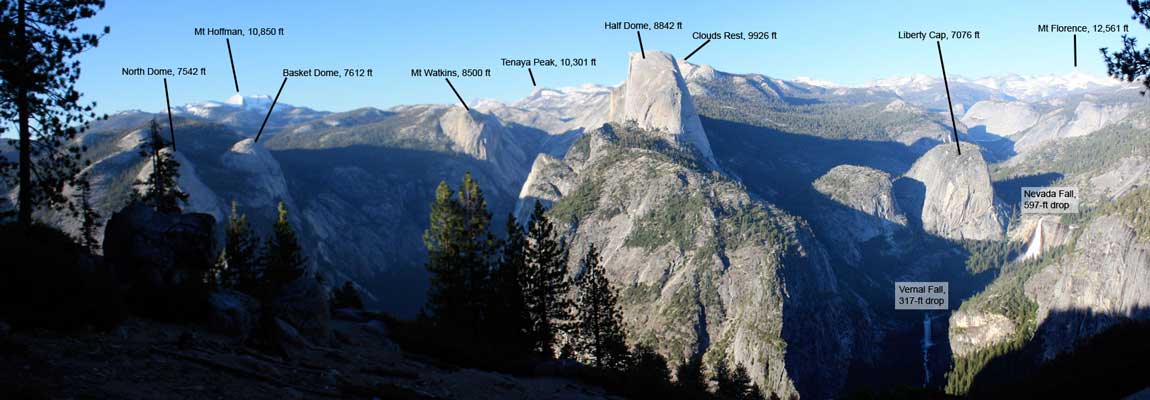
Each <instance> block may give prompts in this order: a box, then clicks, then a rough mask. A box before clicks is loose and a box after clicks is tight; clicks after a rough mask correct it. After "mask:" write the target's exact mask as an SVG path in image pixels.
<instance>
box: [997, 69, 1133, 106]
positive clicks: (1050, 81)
mask: <svg viewBox="0 0 1150 400" xmlns="http://www.w3.org/2000/svg"><path fill="white" fill-rule="evenodd" d="M975 82H976V83H978V84H980V85H983V86H986V87H989V88H993V89H997V90H1001V91H1002V92H1003V93H1005V94H1007V95H1009V96H1012V97H1015V98H1020V99H1038V98H1043V97H1050V96H1057V95H1066V94H1070V93H1075V92H1082V91H1087V90H1094V89H1104V88H1116V87H1119V86H1122V82H1121V81H1119V80H1116V79H1112V78H1110V77H1106V76H1099V75H1092V74H1088V73H1085V72H1082V70H1079V69H1077V68H1075V69H1074V71H1073V72H1070V73H1068V74H1063V75H1029V76H1020V75H1014V74H1011V75H1004V76H995V77H987V78H982V79H979V80H977V81H975Z"/></svg>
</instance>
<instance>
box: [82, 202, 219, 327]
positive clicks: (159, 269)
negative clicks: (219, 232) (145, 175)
mask: <svg viewBox="0 0 1150 400" xmlns="http://www.w3.org/2000/svg"><path fill="white" fill-rule="evenodd" d="M215 225H216V220H215V219H214V218H213V217H212V216H211V215H208V214H198V213H160V212H156V211H155V210H153V209H151V208H149V207H147V206H144V205H142V204H138V203H137V204H131V205H129V206H128V207H126V208H124V209H123V210H120V211H119V212H116V213H115V214H112V218H111V219H109V220H108V225H107V228H106V229H105V231H104V255H105V259H106V260H107V262H108V264H109V265H110V266H111V270H112V271H113V272H114V273H115V275H116V278H117V279H118V280H119V282H120V284H121V285H122V286H123V287H124V288H125V289H126V295H127V300H128V303H129V306H130V307H132V308H134V309H135V310H136V312H139V313H141V314H144V315H147V316H150V317H155V318H164V319H178V320H196V319H200V318H202V317H204V313H205V312H206V311H207V301H206V300H207V287H206V285H204V282H203V277H204V274H205V272H207V271H208V270H209V269H210V268H211V266H212V264H213V263H214V261H215V236H214V233H215Z"/></svg>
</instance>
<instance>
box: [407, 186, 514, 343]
mask: <svg viewBox="0 0 1150 400" xmlns="http://www.w3.org/2000/svg"><path fill="white" fill-rule="evenodd" d="M490 224H491V213H489V212H488V211H487V201H486V200H485V199H484V197H483V191H482V190H480V189H479V184H478V183H477V182H476V181H475V180H474V179H472V178H471V173H467V174H465V175H464V176H463V183H462V184H461V185H460V188H459V192H458V193H455V192H454V191H452V190H451V187H450V186H448V185H447V183H446V182H441V183H440V184H439V187H438V188H437V189H436V191H435V203H434V204H433V205H432V207H431V216H430V226H429V227H428V229H427V231H426V232H424V234H423V242H424V245H425V246H426V247H427V252H428V263H427V270H428V272H430V273H431V293H430V294H429V296H428V302H427V307H426V309H425V310H424V311H425V312H426V313H429V314H430V315H431V316H432V317H433V318H434V319H435V320H436V321H439V322H440V323H443V324H446V325H447V326H444V328H445V329H455V328H458V329H468V330H470V334H471V335H472V338H473V339H474V338H478V336H479V331H480V329H481V325H482V323H483V312H484V309H485V306H484V304H483V301H482V299H486V298H487V297H486V295H487V284H488V278H489V275H490V271H491V265H492V261H493V260H494V258H495V254H496V250H497V248H498V246H497V244H498V243H497V241H496V240H495V237H494V236H493V235H492V234H491V233H490V231H489V225H490ZM477 299H478V300H480V301H476V300H477Z"/></svg>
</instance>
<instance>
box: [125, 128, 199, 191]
mask: <svg viewBox="0 0 1150 400" xmlns="http://www.w3.org/2000/svg"><path fill="white" fill-rule="evenodd" d="M166 147H167V143H165V142H164V137H163V136H161V135H160V124H159V123H157V122H156V119H155V118H153V119H152V122H151V124H150V125H149V126H148V141H147V144H146V145H145V146H144V147H143V148H141V149H140V156H141V157H144V158H145V159H148V160H149V161H151V163H152V172H151V173H150V174H148V179H147V181H136V183H135V184H136V186H142V187H143V189H144V190H143V192H142V193H140V192H138V191H137V193H136V196H134V199H135V200H138V201H141V202H143V203H144V204H146V205H148V206H150V207H152V208H154V209H155V210H156V211H159V212H165V213H179V212H180V211H181V209H180V203H187V202H188V194H187V193H184V192H183V191H182V190H180V187H179V183H178V180H179V178H180V162H179V161H177V160H176V159H175V157H173V156H172V152H170V151H164V150H165V148H166Z"/></svg>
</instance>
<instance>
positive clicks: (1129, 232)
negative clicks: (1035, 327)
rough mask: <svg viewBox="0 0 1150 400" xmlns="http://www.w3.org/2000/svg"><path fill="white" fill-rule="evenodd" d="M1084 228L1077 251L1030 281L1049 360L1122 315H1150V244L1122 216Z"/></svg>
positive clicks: (1028, 289)
mask: <svg viewBox="0 0 1150 400" xmlns="http://www.w3.org/2000/svg"><path fill="white" fill-rule="evenodd" d="M1082 230H1083V231H1082V233H1081V234H1080V236H1079V237H1078V239H1077V240H1076V241H1075V243H1074V249H1073V251H1071V252H1070V253H1069V254H1067V255H1066V256H1064V257H1062V258H1061V259H1059V260H1058V261H1057V262H1055V263H1054V264H1053V265H1050V266H1048V267H1046V268H1044V269H1043V270H1042V271H1040V272H1038V273H1037V274H1035V276H1034V277H1033V278H1031V279H1030V280H1029V281H1027V282H1026V294H1027V296H1028V297H1030V298H1031V299H1033V300H1034V301H1035V302H1036V303H1037V304H1038V313H1037V320H1038V322H1039V323H1040V326H1042V327H1043V328H1042V330H1041V331H1040V332H1038V334H1039V335H1041V336H1042V339H1043V349H1044V353H1043V356H1044V357H1045V358H1048V359H1049V358H1052V357H1054V356H1055V355H1057V354H1058V353H1061V352H1065V351H1068V350H1072V349H1073V348H1074V345H1075V344H1076V343H1077V341H1078V340H1080V339H1082V338H1085V337H1089V336H1092V335H1094V334H1097V333H1099V332H1101V331H1102V330H1104V329H1106V328H1108V327H1110V326H1111V325H1113V324H1114V323H1116V322H1117V321H1118V320H1120V319H1122V318H1135V319H1147V318H1150V311H1148V309H1150V243H1147V242H1145V241H1144V240H1140V239H1139V238H1138V236H1137V234H1136V233H1135V231H1134V229H1133V228H1132V227H1131V225H1130V222H1129V221H1128V220H1127V219H1125V218H1123V217H1121V216H1118V215H1106V216H1102V217H1100V218H1097V219H1095V220H1093V221H1091V222H1090V223H1088V224H1087V225H1086V226H1084V227H1083V228H1082ZM1051 318H1055V319H1059V320H1052V319H1051Z"/></svg>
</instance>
